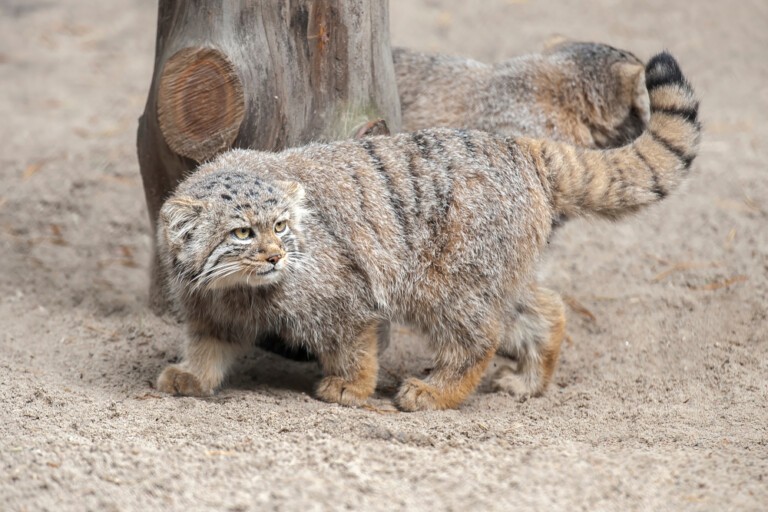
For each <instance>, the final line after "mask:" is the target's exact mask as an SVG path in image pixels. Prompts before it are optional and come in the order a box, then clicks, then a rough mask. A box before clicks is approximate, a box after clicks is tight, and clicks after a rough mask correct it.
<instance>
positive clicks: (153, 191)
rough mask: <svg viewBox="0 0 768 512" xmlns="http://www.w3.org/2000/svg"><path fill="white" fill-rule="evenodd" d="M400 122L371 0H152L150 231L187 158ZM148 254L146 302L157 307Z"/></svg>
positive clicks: (382, 18)
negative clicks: (154, 30) (155, 10)
mask: <svg viewBox="0 0 768 512" xmlns="http://www.w3.org/2000/svg"><path fill="white" fill-rule="evenodd" d="M381 119H383V120H384V121H385V123H386V126H388V127H389V129H391V130H393V131H398V130H399V128H400V105H399V101H398V96H397V88H396V84H395V75H394V68H393V64H392V55H391V48H390V44H389V9H388V4H387V2H385V1H377V0H290V1H289V0H239V1H237V0H159V12H158V21H157V45H156V49H155V68H154V75H153V77H152V84H151V86H150V90H149V97H148V98H147V104H146V108H145V110H144V114H143V115H142V117H141V118H140V120H139V130H138V143H137V145H138V155H139V166H140V168H141V176H142V179H143V182H144V192H145V195H146V200H147V208H148V210H149V219H150V222H151V223H152V229H153V231H154V229H155V224H156V221H157V215H158V212H159V210H160V206H161V205H162V203H163V201H164V200H165V198H166V197H168V195H169V194H170V193H171V192H172V191H173V189H174V188H175V187H176V185H177V184H178V182H179V181H180V180H181V179H182V177H183V176H184V175H185V174H187V173H188V172H190V171H192V170H193V169H194V168H195V167H196V166H197V164H198V163H200V162H203V161H205V160H208V159H210V158H211V157H212V156H214V155H215V154H217V153H219V152H221V151H224V150H226V149H228V148H230V147H239V148H251V149H261V150H268V151H277V150H280V149H283V148H285V147H290V146H298V145H302V144H305V143H307V142H309V141H317V140H335V139H343V138H350V137H353V136H355V135H358V136H359V135H360V134H363V133H366V131H369V132H370V131H377V130H380V129H381V126H382V123H381V122H377V120H381ZM163 283H164V276H162V275H160V268H159V266H158V265H157V260H156V258H155V259H154V262H153V271H152V276H151V284H150V301H151V304H152V306H153V309H155V311H156V312H162V311H164V310H165V309H166V308H167V305H168V303H167V299H166V297H165V294H164V292H163V290H164V285H163Z"/></svg>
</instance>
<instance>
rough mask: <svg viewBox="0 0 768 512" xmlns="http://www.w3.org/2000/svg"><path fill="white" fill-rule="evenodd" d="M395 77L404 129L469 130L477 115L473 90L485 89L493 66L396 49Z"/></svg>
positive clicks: (394, 51) (394, 55)
mask: <svg viewBox="0 0 768 512" xmlns="http://www.w3.org/2000/svg"><path fill="white" fill-rule="evenodd" d="M393 58H394V64H395V77H396V80H397V89H398V95H399V96H400V106H401V108H402V115H403V129H404V130H405V131H415V130H419V129H423V128H432V127H442V126H450V127H456V128H459V127H464V126H466V127H468V128H471V127H472V125H471V124H467V121H468V119H470V118H471V117H472V116H473V115H474V111H475V102H474V101H473V96H474V91H475V90H476V89H477V88H478V87H482V86H483V85H482V84H484V83H485V82H486V81H487V79H488V78H489V76H490V73H491V66H489V65H488V64H484V63H482V62H478V61H476V60H473V59H468V58H464V57H456V56H449V55H442V54H427V53H422V52H417V51H413V50H408V49H404V48H395V49H394V50H393Z"/></svg>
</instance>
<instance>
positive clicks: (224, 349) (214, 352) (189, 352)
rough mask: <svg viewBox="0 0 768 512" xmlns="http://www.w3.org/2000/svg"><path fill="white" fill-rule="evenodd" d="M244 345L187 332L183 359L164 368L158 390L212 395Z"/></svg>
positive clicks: (158, 382)
mask: <svg viewBox="0 0 768 512" xmlns="http://www.w3.org/2000/svg"><path fill="white" fill-rule="evenodd" d="M246 348H247V347H246V344H243V343H238V342H230V341H224V340H220V339H218V338H216V337H214V336H211V335H207V334H199V333H196V332H190V334H189V335H188V336H187V341H186V344H185V347H184V356H183V357H182V360H181V361H180V362H179V363H177V364H172V365H169V366H167V367H166V368H165V369H164V370H163V372H162V373H161V374H160V377H158V379H157V389H158V390H160V391H163V392H165V393H170V394H173V395H184V396H211V395H213V393H214V391H216V389H217V388H218V387H219V386H220V385H221V383H222V382H223V381H224V378H225V377H226V376H227V373H228V372H229V370H230V368H231V367H232V364H233V363H234V362H235V360H236V359H237V357H238V356H239V355H241V354H242V353H243V352H244V351H245V349H246Z"/></svg>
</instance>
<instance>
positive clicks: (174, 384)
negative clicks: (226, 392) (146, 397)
mask: <svg viewBox="0 0 768 512" xmlns="http://www.w3.org/2000/svg"><path fill="white" fill-rule="evenodd" d="M157 389H158V391H162V392H163V393H168V394H170V395H180V396H211V395H213V389H212V388H210V387H207V386H204V385H203V384H202V383H201V382H200V379H199V378H197V376H195V375H194V374H192V373H190V372H188V371H186V370H184V369H182V368H180V367H178V366H175V365H171V366H168V367H166V369H165V370H163V373H161V374H160V377H158V378H157Z"/></svg>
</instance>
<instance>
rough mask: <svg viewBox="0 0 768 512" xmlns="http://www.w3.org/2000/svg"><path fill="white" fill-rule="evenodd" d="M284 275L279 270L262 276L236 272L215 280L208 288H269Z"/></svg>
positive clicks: (270, 271) (273, 270)
mask: <svg viewBox="0 0 768 512" xmlns="http://www.w3.org/2000/svg"><path fill="white" fill-rule="evenodd" d="M282 274H283V273H282V271H280V270H278V269H272V270H269V271H267V272H265V273H262V274H257V273H256V272H249V271H246V270H242V271H240V272H235V273H234V274H230V275H228V276H226V277H222V278H220V279H217V280H215V281H214V282H212V283H211V284H210V285H209V286H208V288H209V289H210V290H224V289H227V288H237V287H242V286H246V287H253V288H258V287H260V286H269V285H273V284H275V283H277V282H278V281H279V280H280V277H281V276H282Z"/></svg>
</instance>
